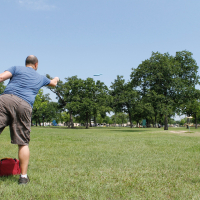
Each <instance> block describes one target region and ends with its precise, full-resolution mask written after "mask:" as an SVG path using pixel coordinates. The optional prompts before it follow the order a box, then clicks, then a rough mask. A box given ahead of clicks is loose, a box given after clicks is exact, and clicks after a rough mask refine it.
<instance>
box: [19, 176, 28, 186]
mask: <svg viewBox="0 0 200 200" xmlns="http://www.w3.org/2000/svg"><path fill="white" fill-rule="evenodd" d="M28 182H30V179H29V177H28V176H27V178H22V177H21V176H20V178H19V181H18V184H19V185H26V184H28Z"/></svg>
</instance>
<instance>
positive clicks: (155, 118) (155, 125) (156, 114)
mask: <svg viewBox="0 0 200 200" xmlns="http://www.w3.org/2000/svg"><path fill="white" fill-rule="evenodd" d="M156 124H157V113H156V114H155V128H156V127H157V126H156Z"/></svg>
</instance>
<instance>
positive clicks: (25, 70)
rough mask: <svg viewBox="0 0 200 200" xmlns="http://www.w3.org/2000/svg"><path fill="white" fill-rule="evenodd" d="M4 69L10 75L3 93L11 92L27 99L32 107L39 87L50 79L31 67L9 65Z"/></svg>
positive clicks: (46, 83)
mask: <svg viewBox="0 0 200 200" xmlns="http://www.w3.org/2000/svg"><path fill="white" fill-rule="evenodd" d="M6 71H9V72H10V73H11V74H12V77H11V79H10V81H9V83H8V85H7V86H6V89H5V90H4V93H3V94H13V95H16V96H18V97H20V98H21V99H23V100H25V101H27V102H28V103H29V104H30V105H31V106H32V107H33V103H34V101H35V97H36V95H37V93H38V91H39V89H40V88H41V87H43V86H45V85H48V84H49V83H50V79H48V78H47V77H45V76H42V75H40V74H38V73H37V72H36V71H35V70H34V69H33V68H31V67H20V66H14V67H10V68H9V69H7V70H6Z"/></svg>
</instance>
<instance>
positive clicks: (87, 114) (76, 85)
mask: <svg viewBox="0 0 200 200" xmlns="http://www.w3.org/2000/svg"><path fill="white" fill-rule="evenodd" d="M65 80H66V82H65V83H63V82H62V81H60V82H59V83H58V86H57V87H56V88H53V89H51V88H50V89H51V90H52V91H53V92H54V93H55V94H56V95H57V97H58V99H59V101H58V103H59V104H60V106H61V107H62V108H63V109H67V110H68V112H69V114H70V121H71V126H72V127H73V120H72V116H76V119H77V120H78V121H83V120H84V121H85V124H86V128H88V124H89V122H90V120H91V117H92V115H93V116H94V115H95V116H96V115H97V114H98V113H100V114H101V115H102V116H103V115H104V116H105V113H106V112H108V111H109V110H110V108H109V106H108V103H107V102H108V88H107V86H106V85H105V84H104V83H103V82H100V81H97V82H96V83H95V81H94V80H93V79H92V78H87V79H86V80H82V79H79V78H77V76H72V77H68V78H66V79H65Z"/></svg>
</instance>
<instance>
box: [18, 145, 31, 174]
mask: <svg viewBox="0 0 200 200" xmlns="http://www.w3.org/2000/svg"><path fill="white" fill-rule="evenodd" d="M18 146H19V151H18V157H19V163H20V168H21V174H22V175H25V174H27V170H28V163H29V157H30V151H29V147H28V145H18Z"/></svg>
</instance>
